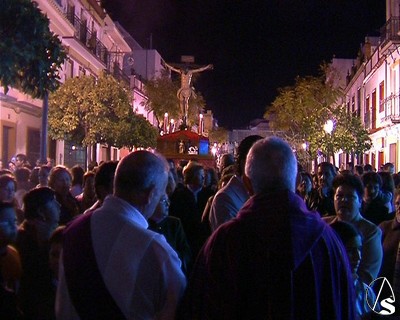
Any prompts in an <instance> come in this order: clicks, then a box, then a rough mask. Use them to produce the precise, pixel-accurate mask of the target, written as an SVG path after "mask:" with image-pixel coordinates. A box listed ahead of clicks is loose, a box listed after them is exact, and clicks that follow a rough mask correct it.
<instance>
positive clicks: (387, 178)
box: [378, 171, 395, 194]
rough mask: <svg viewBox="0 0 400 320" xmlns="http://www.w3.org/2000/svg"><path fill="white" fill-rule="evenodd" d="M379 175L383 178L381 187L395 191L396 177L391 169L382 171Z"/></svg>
mask: <svg viewBox="0 0 400 320" xmlns="http://www.w3.org/2000/svg"><path fill="white" fill-rule="evenodd" d="M378 174H379V176H380V177H381V178H382V187H381V189H382V190H384V191H389V192H391V193H392V194H393V193H394V189H395V186H394V179H393V176H392V174H391V173H390V172H389V171H381V172H378Z"/></svg>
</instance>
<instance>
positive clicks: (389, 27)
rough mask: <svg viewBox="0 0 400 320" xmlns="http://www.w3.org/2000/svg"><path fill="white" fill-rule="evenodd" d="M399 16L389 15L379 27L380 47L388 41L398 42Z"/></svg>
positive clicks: (399, 35) (399, 36) (399, 38)
mask: <svg viewBox="0 0 400 320" xmlns="http://www.w3.org/2000/svg"><path fill="white" fill-rule="evenodd" d="M399 32H400V17H391V18H390V19H389V20H388V21H386V23H385V25H384V26H383V27H382V28H381V32H380V34H381V36H380V47H381V48H383V47H384V46H385V45H386V44H387V43H389V42H400V34H399Z"/></svg>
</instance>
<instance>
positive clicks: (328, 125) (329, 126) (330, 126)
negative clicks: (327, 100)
mask: <svg viewBox="0 0 400 320" xmlns="http://www.w3.org/2000/svg"><path fill="white" fill-rule="evenodd" d="M324 131H325V132H326V133H327V134H329V135H330V134H332V131H333V121H332V120H330V119H329V120H328V121H326V122H325V124H324Z"/></svg>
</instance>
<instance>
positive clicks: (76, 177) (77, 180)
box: [71, 165, 85, 186]
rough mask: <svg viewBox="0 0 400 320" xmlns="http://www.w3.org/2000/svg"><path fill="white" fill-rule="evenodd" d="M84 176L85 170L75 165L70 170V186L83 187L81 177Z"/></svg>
mask: <svg viewBox="0 0 400 320" xmlns="http://www.w3.org/2000/svg"><path fill="white" fill-rule="evenodd" d="M84 174H85V170H83V168H82V167H81V166H80V165H75V166H73V167H72V168H71V175H72V181H71V183H72V185H73V186H74V185H80V186H82V185H83V176H84Z"/></svg>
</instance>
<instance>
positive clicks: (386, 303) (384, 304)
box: [379, 298, 396, 315]
mask: <svg viewBox="0 0 400 320" xmlns="http://www.w3.org/2000/svg"><path fill="white" fill-rule="evenodd" d="M394 301H395V300H394V299H391V298H387V299H384V300H382V301H381V306H382V308H383V309H382V310H381V311H380V312H379V314H384V315H389V314H393V313H394V312H395V311H396V308H395V307H394V306H393V305H392V303H394ZM385 309H387V310H385ZM388 310H389V311H388Z"/></svg>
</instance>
